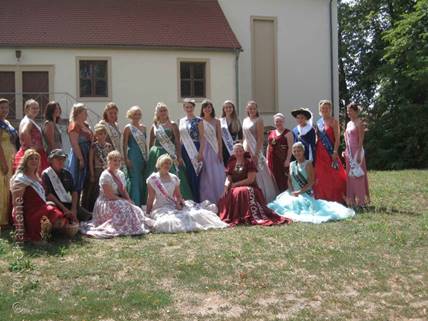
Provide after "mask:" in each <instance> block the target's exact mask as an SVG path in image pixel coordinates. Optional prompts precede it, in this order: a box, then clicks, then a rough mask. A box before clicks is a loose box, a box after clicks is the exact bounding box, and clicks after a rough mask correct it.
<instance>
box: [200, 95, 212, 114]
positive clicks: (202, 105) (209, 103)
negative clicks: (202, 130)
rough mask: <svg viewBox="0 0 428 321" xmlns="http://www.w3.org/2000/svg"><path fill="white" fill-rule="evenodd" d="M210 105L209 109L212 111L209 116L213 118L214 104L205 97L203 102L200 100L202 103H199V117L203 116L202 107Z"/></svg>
mask: <svg viewBox="0 0 428 321" xmlns="http://www.w3.org/2000/svg"><path fill="white" fill-rule="evenodd" d="M210 105H211V109H212V112H211V117H212V118H215V109H214V105H213V103H212V101H211V100H209V99H205V100H204V101H203V102H202V104H201V115H200V116H201V117H204V108H206V107H208V106H210Z"/></svg>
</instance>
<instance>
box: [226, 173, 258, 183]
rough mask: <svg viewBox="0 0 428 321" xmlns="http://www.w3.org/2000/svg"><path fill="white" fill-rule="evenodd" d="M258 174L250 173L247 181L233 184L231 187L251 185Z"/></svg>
mask: <svg viewBox="0 0 428 321" xmlns="http://www.w3.org/2000/svg"><path fill="white" fill-rule="evenodd" d="M256 174H257V173H256V172H249V173H248V175H247V178H246V179H243V180H242V181H239V182H236V183H232V185H231V187H238V186H248V185H251V184H252V183H254V181H255V179H256Z"/></svg>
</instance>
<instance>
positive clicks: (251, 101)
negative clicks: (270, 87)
mask: <svg viewBox="0 0 428 321" xmlns="http://www.w3.org/2000/svg"><path fill="white" fill-rule="evenodd" d="M249 105H254V106H256V109H257V113H256V116H257V117H259V116H260V114H259V110H258V109H259V106H257V103H256V101H255V100H250V101H248V103H247V107H248V106H249ZM247 116H248V117H250V114H249V113H248V111H247Z"/></svg>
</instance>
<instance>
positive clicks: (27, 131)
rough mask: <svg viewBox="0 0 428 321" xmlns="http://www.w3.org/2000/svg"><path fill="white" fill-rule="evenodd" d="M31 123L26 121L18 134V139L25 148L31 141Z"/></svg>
mask: <svg viewBox="0 0 428 321" xmlns="http://www.w3.org/2000/svg"><path fill="white" fill-rule="evenodd" d="M32 126H33V124H31V122H28V123H27V124H26V125H25V126H24V127H23V128H22V132H21V133H20V134H19V139H20V141H21V145H22V146H23V147H24V148H25V149H27V148H29V147H31V145H32V142H31V128H32Z"/></svg>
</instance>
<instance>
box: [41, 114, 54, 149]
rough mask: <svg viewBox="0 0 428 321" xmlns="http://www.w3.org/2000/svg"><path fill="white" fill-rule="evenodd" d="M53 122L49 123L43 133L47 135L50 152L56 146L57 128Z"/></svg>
mask: <svg viewBox="0 0 428 321" xmlns="http://www.w3.org/2000/svg"><path fill="white" fill-rule="evenodd" d="M54 126H55V125H54V123H53V122H51V121H50V122H47V123H46V124H45V127H44V128H43V132H44V134H45V138H46V142H47V144H48V150H52V149H53V148H54V146H55V139H54V136H55V128H54Z"/></svg>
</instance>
